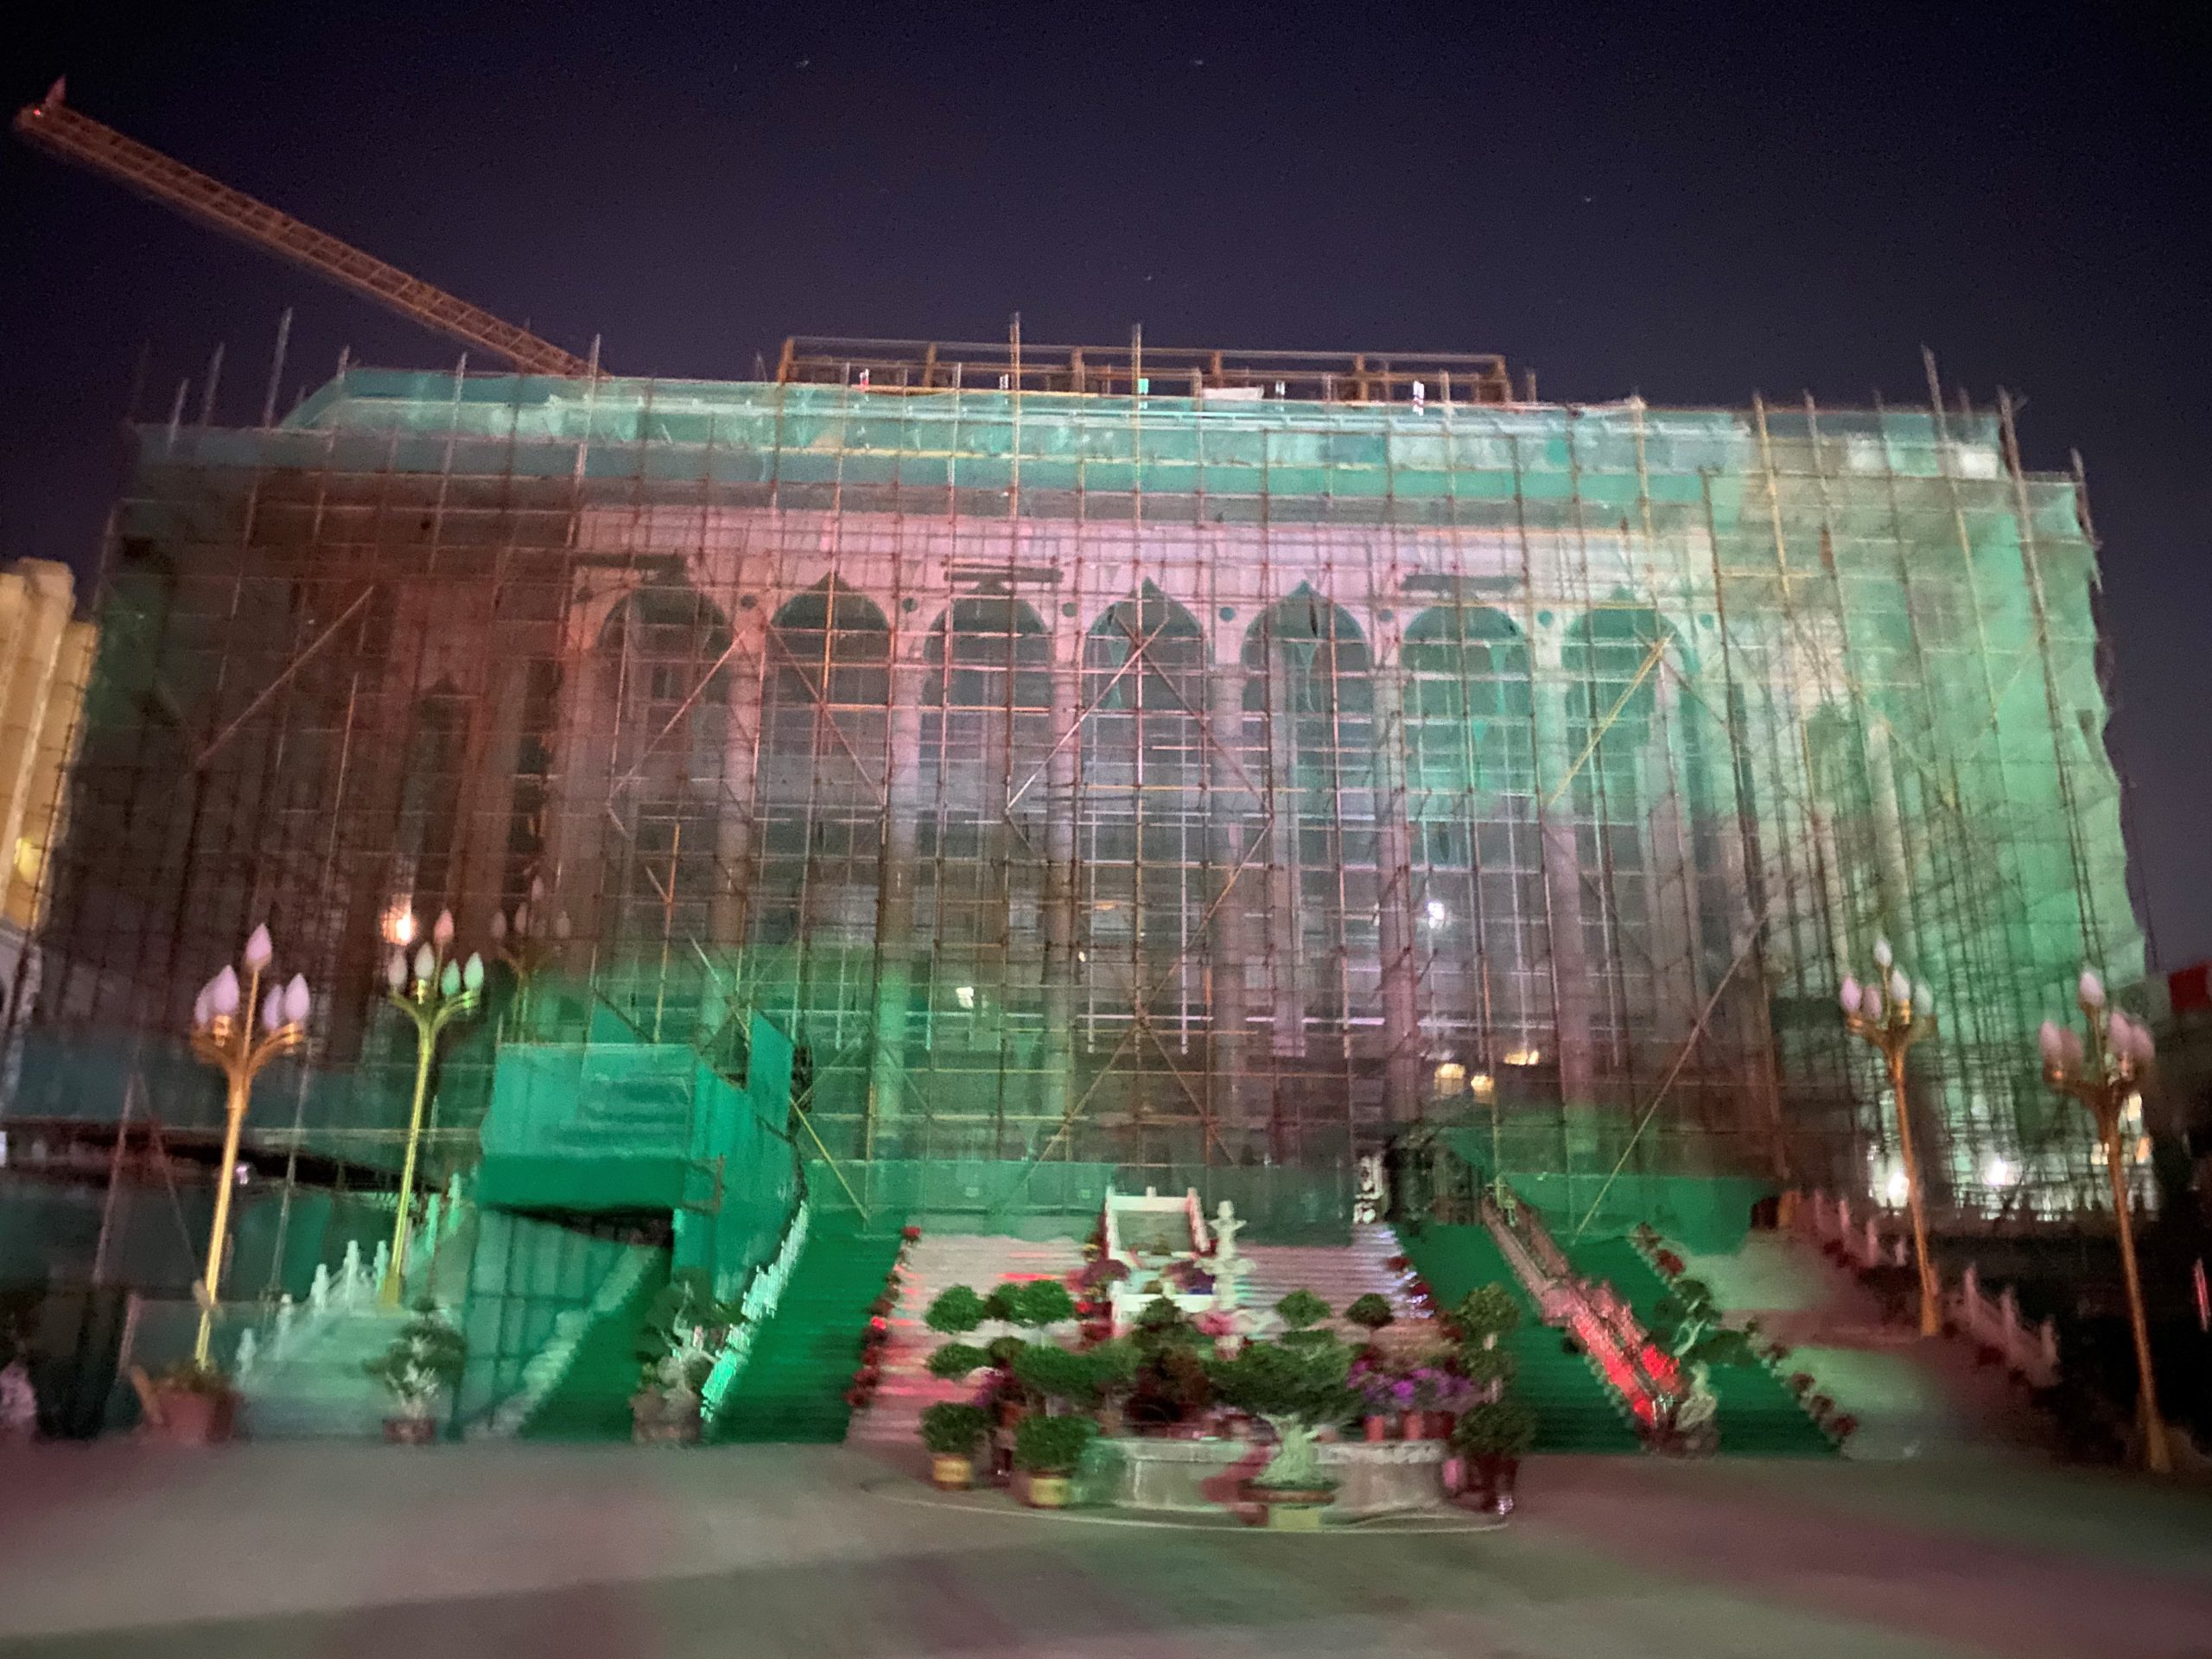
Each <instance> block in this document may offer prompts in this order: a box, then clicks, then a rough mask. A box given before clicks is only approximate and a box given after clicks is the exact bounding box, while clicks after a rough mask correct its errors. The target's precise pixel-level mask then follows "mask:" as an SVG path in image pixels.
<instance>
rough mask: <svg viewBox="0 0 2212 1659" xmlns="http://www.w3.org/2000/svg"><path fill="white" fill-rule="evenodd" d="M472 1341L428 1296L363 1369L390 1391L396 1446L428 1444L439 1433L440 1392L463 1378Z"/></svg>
mask: <svg viewBox="0 0 2212 1659" xmlns="http://www.w3.org/2000/svg"><path fill="white" fill-rule="evenodd" d="M467 1363H468V1342H467V1338H464V1337H463V1336H462V1335H461V1332H458V1331H456V1330H454V1328H453V1326H452V1325H450V1324H449V1323H448V1321H447V1319H446V1317H445V1315H444V1314H443V1313H441V1312H440V1311H439V1309H438V1305H437V1304H436V1303H435V1302H434V1301H432V1300H429V1298H428V1297H424V1298H423V1300H421V1301H419V1302H417V1303H416V1305H415V1317H414V1318H413V1319H410V1320H408V1321H407V1323H406V1324H405V1325H402V1326H400V1328H399V1334H398V1335H397V1336H395V1337H394V1338H392V1339H391V1346H390V1347H389V1348H387V1349H385V1351H384V1352H383V1353H381V1354H379V1355H378V1356H377V1357H376V1358H374V1359H372V1360H369V1361H367V1362H366V1363H364V1364H363V1366H362V1367H361V1369H362V1370H365V1371H366V1372H367V1373H368V1374H369V1375H370V1376H373V1377H374V1378H376V1379H377V1381H378V1382H379V1383H383V1384H384V1385H385V1389H388V1390H389V1391H390V1392H391V1397H392V1402H393V1403H394V1404H396V1405H397V1407H398V1408H399V1411H398V1414H397V1415H396V1416H391V1417H387V1418H385V1420H384V1437H385V1440H390V1441H391V1443H392V1444H393V1445H395V1446H428V1445H429V1444H430V1442H431V1441H433V1440H436V1439H437V1437H438V1419H437V1409H438V1396H439V1395H442V1394H443V1393H444V1392H445V1391H446V1390H447V1389H451V1388H454V1387H455V1386H457V1385H458V1384H459V1383H460V1382H461V1369H462V1367H463V1366H465V1365H466V1364H467Z"/></svg>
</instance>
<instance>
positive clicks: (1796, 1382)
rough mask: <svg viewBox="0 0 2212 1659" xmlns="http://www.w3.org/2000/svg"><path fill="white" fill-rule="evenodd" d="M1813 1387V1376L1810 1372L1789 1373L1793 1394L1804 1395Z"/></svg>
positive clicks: (1790, 1387)
mask: <svg viewBox="0 0 2212 1659" xmlns="http://www.w3.org/2000/svg"><path fill="white" fill-rule="evenodd" d="M1812 1386H1813V1374H1812V1373H1811V1372H1810V1371H1792V1372H1790V1373H1789V1389H1790V1392H1791V1393H1793V1394H1802V1393H1804V1392H1805V1390H1806V1389H1809V1388H1811V1387H1812Z"/></svg>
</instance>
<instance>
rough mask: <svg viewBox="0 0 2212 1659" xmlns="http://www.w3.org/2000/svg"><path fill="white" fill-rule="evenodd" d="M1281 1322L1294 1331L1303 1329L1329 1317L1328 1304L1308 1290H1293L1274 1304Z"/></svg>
mask: <svg viewBox="0 0 2212 1659" xmlns="http://www.w3.org/2000/svg"><path fill="white" fill-rule="evenodd" d="M1275 1312H1276V1313H1280V1314H1281V1316H1282V1322H1283V1323H1284V1324H1285V1325H1288V1326H1289V1327H1290V1328H1291V1329H1292V1330H1294V1331H1305V1330H1308V1329H1310V1328H1312V1327H1313V1326H1314V1325H1319V1324H1320V1323H1321V1321H1322V1320H1324V1319H1327V1318H1328V1317H1329V1305H1328V1304H1327V1303H1326V1302H1325V1301H1323V1300H1321V1299H1320V1298H1319V1296H1316V1295H1315V1294H1313V1292H1312V1291H1310V1290H1294V1291H1292V1292H1291V1293H1290V1294H1289V1295H1287V1296H1286V1297H1284V1298H1283V1299H1282V1300H1281V1301H1279V1302H1277V1303H1276V1304H1275Z"/></svg>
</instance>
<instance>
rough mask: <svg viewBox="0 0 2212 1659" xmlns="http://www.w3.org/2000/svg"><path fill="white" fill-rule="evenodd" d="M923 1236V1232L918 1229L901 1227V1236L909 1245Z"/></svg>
mask: <svg viewBox="0 0 2212 1659" xmlns="http://www.w3.org/2000/svg"><path fill="white" fill-rule="evenodd" d="M920 1236H922V1230H921V1229H920V1228H918V1227H901V1228H900V1229H899V1237H901V1238H903V1239H905V1240H906V1242H907V1243H909V1244H911V1243H913V1242H914V1241H915V1240H916V1239H918V1238H919V1237H920Z"/></svg>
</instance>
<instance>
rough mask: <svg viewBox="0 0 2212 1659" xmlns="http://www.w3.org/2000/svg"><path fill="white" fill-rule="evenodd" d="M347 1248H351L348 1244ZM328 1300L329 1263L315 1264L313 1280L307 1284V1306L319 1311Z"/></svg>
mask: <svg viewBox="0 0 2212 1659" xmlns="http://www.w3.org/2000/svg"><path fill="white" fill-rule="evenodd" d="M348 1248H351V1247H350V1246H349V1247H348ZM329 1302H330V1264H329V1263H328V1262H316V1263H315V1280H314V1282H313V1283H311V1284H309V1285H308V1306H309V1307H311V1308H313V1309H314V1310H315V1312H316V1313H321V1312H322V1310H323V1309H324V1308H325V1307H326V1306H328V1305H329Z"/></svg>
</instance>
